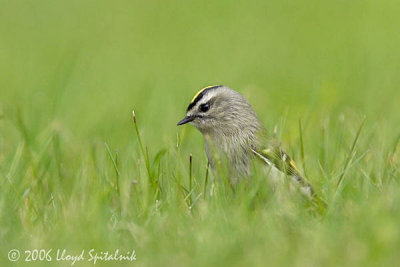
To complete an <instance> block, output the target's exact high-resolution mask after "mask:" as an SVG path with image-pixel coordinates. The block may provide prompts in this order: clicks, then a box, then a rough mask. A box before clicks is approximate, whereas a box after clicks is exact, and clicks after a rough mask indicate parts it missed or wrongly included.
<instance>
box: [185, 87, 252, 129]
mask: <svg viewBox="0 0 400 267" xmlns="http://www.w3.org/2000/svg"><path fill="white" fill-rule="evenodd" d="M186 123H190V124H192V125H194V126H195V127H196V128H197V129H199V130H200V131H201V132H202V133H203V134H213V133H219V134H224V135H233V134H235V133H237V132H240V131H243V130H244V131H246V130H249V128H250V129H256V128H259V127H260V123H259V121H258V119H257V116H256V114H255V112H254V110H253V108H252V107H251V106H250V104H249V102H248V101H247V100H246V99H245V98H244V97H243V96H242V95H241V94H239V93H238V92H236V91H234V90H232V89H230V88H228V87H226V86H223V85H217V86H208V87H206V88H204V89H202V90H200V91H199V92H197V93H196V94H195V96H194V97H193V99H192V101H191V102H190V104H189V106H188V107H187V110H186V116H185V117H184V118H183V119H182V120H181V121H179V122H178V125H182V124H186Z"/></svg>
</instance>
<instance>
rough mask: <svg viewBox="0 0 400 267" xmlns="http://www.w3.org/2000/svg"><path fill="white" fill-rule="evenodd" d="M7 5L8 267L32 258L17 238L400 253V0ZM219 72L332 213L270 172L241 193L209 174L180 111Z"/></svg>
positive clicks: (75, 247)
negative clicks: (15, 253)
mask: <svg viewBox="0 0 400 267" xmlns="http://www.w3.org/2000/svg"><path fill="white" fill-rule="evenodd" d="M0 4H1V5H0V6H1V8H0V240H1V241H0V265H1V266H6V265H9V266H19V265H20V264H23V263H24V262H23V259H21V260H20V261H18V262H17V263H13V262H9V261H8V260H7V253H8V251H9V250H10V249H13V248H17V249H19V250H21V252H23V251H24V250H27V249H35V248H36V249H40V248H43V249H46V250H48V249H53V251H55V250H56V249H57V248H61V249H64V248H65V249H67V250H68V251H69V252H70V253H72V254H78V253H80V251H81V250H82V249H85V250H88V249H90V248H95V249H96V250H97V251H112V250H114V249H116V248H119V249H120V250H121V251H123V252H125V251H128V250H132V249H135V250H136V255H137V260H136V262H134V263H133V264H132V265H137V266H149V265H150V266H157V265H160V266H188V265H194V266H204V265H215V266H220V265H226V266H231V265H234V266H253V265H256V266H265V265H267V264H268V265H275V266H281V265H286V266H288V265H289V266H354V265H357V266H393V265H396V264H397V262H398V261H399V260H400V257H399V256H398V251H399V249H400V228H399V222H400V185H399V179H400V171H399V168H400V145H399V143H400V142H399V140H400V126H399V125H400V105H399V101H400V90H399V84H400V75H399V70H400V50H399V49H398V48H399V47H400V36H399V34H398V25H399V23H400V20H399V16H398V14H399V12H400V5H399V4H398V3H397V2H396V1H391V0H382V1H372V0H367V1H322V2H321V1H316V0H306V1H264V2H261V1H237V2H236V1H235V2H232V1H117V2H113V3H111V2H109V1H47V0H45V1H41V3H40V4H39V3H37V2H35V1H29V0H28V1H0ZM211 84H225V85H228V86H230V87H231V88H233V89H235V90H237V91H239V92H241V93H242V94H243V95H244V96H245V97H246V98H247V99H248V100H249V101H250V102H251V104H252V105H253V107H254V109H255V110H256V112H257V114H258V115H259V117H260V118H261V120H262V122H263V123H264V124H265V126H266V127H267V128H268V129H269V130H270V131H271V132H272V133H274V134H275V135H276V138H277V139H278V140H280V141H281V143H282V144H283V146H284V147H285V149H286V151H287V152H288V153H289V154H290V155H291V156H292V157H293V158H294V159H295V160H296V162H297V163H298V166H299V167H300V168H301V169H302V171H303V172H304V173H306V175H307V177H308V179H309V180H310V182H311V183H312V184H313V185H314V187H315V189H316V191H317V192H318V194H319V195H320V196H321V197H322V198H323V199H324V200H326V202H327V203H328V205H329V208H328V209H327V210H326V211H325V212H324V213H322V214H319V213H317V212H315V210H313V209H312V208H311V207H310V204H309V203H308V202H307V201H306V200H305V199H303V198H302V197H301V196H299V195H298V194H291V193H289V190H288V187H287V184H283V185H282V186H279V187H278V188H277V189H276V190H272V189H271V187H270V185H269V183H268V177H265V176H263V175H261V174H259V172H256V175H254V177H252V179H249V180H246V181H243V182H242V183H240V184H239V185H238V187H237V188H236V190H235V191H233V190H232V189H231V187H230V186H229V184H228V183H227V182H226V179H223V178H222V179H219V178H218V177H216V175H215V174H213V173H212V172H211V171H210V172H209V173H208V174H207V161H206V157H205V153H204V149H203V139H202V136H201V134H200V133H199V132H197V131H196V130H195V129H194V127H192V126H184V127H180V128H178V127H176V123H177V122H178V120H179V119H181V118H182V116H184V112H185V108H186V106H187V104H188V102H189V101H190V99H191V97H192V96H193V95H194V93H195V92H196V91H197V90H198V89H200V88H202V87H204V86H207V85H211ZM132 109H134V110H135V113H136V119H137V124H135V123H134V122H133V119H132V113H131V112H132ZM362 125H363V126H362ZM139 136H140V139H139V138H138V137H139ZM190 155H192V163H191V164H190V163H189V157H190ZM206 177H207V178H206ZM23 256H24V255H23ZM40 264H41V262H36V263H27V262H25V265H26V266H36V265H40ZM114 264H115V265H116V266H125V265H128V264H130V263H127V262H121V263H120V262H118V263H114ZM52 265H60V266H67V265H68V266H69V265H70V263H65V262H53V264H52ZM76 265H77V266H86V265H93V264H92V263H90V262H87V261H83V262H79V263H76ZM96 265H100V266H106V265H107V262H106V263H104V262H102V263H97V264H96Z"/></svg>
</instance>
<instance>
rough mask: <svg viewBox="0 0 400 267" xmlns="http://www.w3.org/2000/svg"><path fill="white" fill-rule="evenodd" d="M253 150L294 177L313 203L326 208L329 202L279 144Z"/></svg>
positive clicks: (252, 149)
mask: <svg viewBox="0 0 400 267" xmlns="http://www.w3.org/2000/svg"><path fill="white" fill-rule="evenodd" d="M251 151H252V152H253V154H254V155H255V156H256V157H257V158H259V159H260V160H261V161H263V162H264V163H266V164H267V165H269V166H271V167H275V168H276V169H278V170H279V171H281V172H282V173H284V174H286V175H288V176H290V177H293V178H294V179H295V180H296V181H297V183H298V184H299V186H300V189H301V191H302V192H303V193H304V194H306V195H307V196H308V197H311V199H312V201H313V203H315V204H316V205H317V206H318V207H320V208H322V209H325V208H327V204H326V203H325V201H323V200H322V199H320V198H319V197H318V195H316V194H315V192H314V189H313V188H312V186H311V185H310V184H309V183H308V182H307V181H306V180H305V179H304V178H303V176H302V175H301V173H300V171H299V169H298V168H297V167H296V164H295V162H294V160H293V159H291V158H290V157H289V155H288V154H286V152H285V151H283V150H282V149H281V148H280V147H279V146H278V145H276V144H275V143H271V144H269V145H268V146H266V147H261V148H257V147H254V146H252V147H251Z"/></svg>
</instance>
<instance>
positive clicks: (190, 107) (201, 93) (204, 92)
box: [187, 85, 222, 111]
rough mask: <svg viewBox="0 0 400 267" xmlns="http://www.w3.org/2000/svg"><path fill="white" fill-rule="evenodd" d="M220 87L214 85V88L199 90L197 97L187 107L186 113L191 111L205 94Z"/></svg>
mask: <svg viewBox="0 0 400 267" xmlns="http://www.w3.org/2000/svg"><path fill="white" fill-rule="evenodd" d="M221 86H222V85H216V86H211V87H206V88H205V89H203V90H201V91H200V93H198V95H197V96H196V97H195V98H194V99H193V101H192V102H191V103H190V104H189V106H188V107H187V111H189V110H191V109H192V108H193V107H194V106H196V104H197V103H198V102H199V101H200V100H201V99H202V98H203V96H204V95H205V94H207V92H209V91H210V90H215V89H217V88H219V87H221Z"/></svg>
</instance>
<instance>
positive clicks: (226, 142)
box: [178, 86, 313, 196]
mask: <svg viewBox="0 0 400 267" xmlns="http://www.w3.org/2000/svg"><path fill="white" fill-rule="evenodd" d="M185 123H190V124H192V125H194V126H195V127H196V128H197V129H199V130H200V132H201V133H202V134H203V136H204V139H205V150H206V154H207V158H208V160H209V162H210V163H211V166H215V163H216V160H224V159H226V160H227V163H228V170H229V175H230V177H231V180H232V182H233V183H235V182H236V181H237V179H239V178H241V177H243V176H246V175H249V174H250V166H251V164H250V163H251V160H252V159H253V158H258V159H261V160H262V161H263V162H264V163H266V164H267V165H269V167H270V170H272V172H273V173H275V176H276V174H278V173H286V174H288V175H289V176H291V177H292V178H293V180H294V181H295V182H297V183H298V184H300V185H301V191H302V192H303V193H306V194H307V195H310V196H311V195H312V194H313V190H312V188H311V186H310V185H309V184H308V183H307V182H306V181H305V180H304V179H303V178H302V177H301V175H300V173H299V172H298V170H297V168H296V166H295V164H294V162H293V161H292V160H291V159H290V157H289V156H288V155H287V154H286V153H285V152H283V151H282V150H281V149H280V148H279V146H277V145H275V144H274V142H272V141H271V140H270V139H269V138H268V134H267V131H266V130H265V129H264V127H263V125H262V123H261V122H260V120H259V119H258V117H257V115H256V113H255V112H254V110H253V108H252V107H251V105H250V103H249V102H248V101H247V100H246V99H245V98H244V97H243V96H242V95H241V94H239V93H238V92H236V91H234V90H232V89H230V88H228V87H226V86H213V87H206V88H205V89H203V90H201V91H200V92H199V93H197V94H196V95H195V97H194V98H193V100H192V102H191V103H190V104H189V107H188V109H187V113H186V117H185V118H184V119H183V120H182V121H180V122H179V123H178V125H181V124H185Z"/></svg>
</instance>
